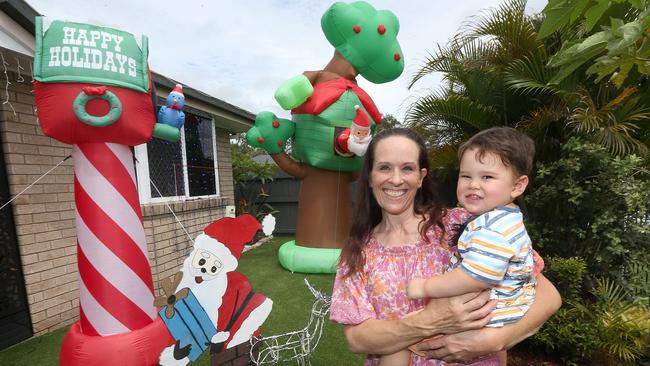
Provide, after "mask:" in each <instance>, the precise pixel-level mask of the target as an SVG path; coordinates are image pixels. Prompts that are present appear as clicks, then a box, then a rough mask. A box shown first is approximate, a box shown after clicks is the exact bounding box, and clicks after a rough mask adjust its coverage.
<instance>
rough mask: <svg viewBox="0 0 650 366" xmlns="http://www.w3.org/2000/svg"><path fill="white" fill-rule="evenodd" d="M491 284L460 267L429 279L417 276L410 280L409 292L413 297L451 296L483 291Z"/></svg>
mask: <svg viewBox="0 0 650 366" xmlns="http://www.w3.org/2000/svg"><path fill="white" fill-rule="evenodd" d="M489 287H490V284H489V283H487V282H483V281H479V280H477V279H476V278H474V277H472V276H470V275H468V274H467V273H465V272H464V271H463V270H461V269H460V268H456V269H454V270H453V271H451V272H447V273H445V274H443V275H441V276H434V277H431V278H428V279H422V278H416V279H413V280H411V281H410V282H409V285H408V288H407V293H408V296H409V298H411V299H422V298H425V297H450V296H457V295H462V294H466V293H468V292H475V291H481V290H484V289H486V288H489Z"/></svg>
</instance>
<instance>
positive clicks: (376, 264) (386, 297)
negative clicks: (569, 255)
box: [330, 208, 543, 366]
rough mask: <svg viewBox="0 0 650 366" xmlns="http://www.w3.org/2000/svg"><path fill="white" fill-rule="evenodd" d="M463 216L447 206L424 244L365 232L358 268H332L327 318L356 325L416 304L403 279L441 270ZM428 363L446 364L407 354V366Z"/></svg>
mask: <svg viewBox="0 0 650 366" xmlns="http://www.w3.org/2000/svg"><path fill="white" fill-rule="evenodd" d="M468 217H469V214H468V213H467V211H465V210H464V209H461V208H454V209H450V210H448V211H447V215H446V216H445V217H444V218H443V224H444V226H445V233H446V234H445V235H444V237H443V235H442V232H441V230H440V228H438V227H437V226H435V225H434V226H433V227H432V228H430V229H429V230H428V231H427V233H426V235H427V237H428V238H429V241H430V243H427V242H425V241H424V240H423V239H419V240H418V241H417V242H415V243H410V244H406V245H403V246H399V247H386V246H384V245H382V244H381V243H379V242H377V240H376V239H375V238H374V237H371V238H370V240H369V241H368V243H367V244H366V247H365V248H364V249H363V251H364V253H363V254H364V256H365V258H366V260H365V264H364V266H363V269H362V270H361V271H359V272H358V273H356V274H354V275H352V276H350V277H347V278H345V279H343V274H344V273H345V268H344V267H339V268H338V271H337V272H336V279H335V282H334V290H333V293H332V305H331V307H330V319H331V320H332V321H335V322H337V323H340V324H348V325H356V324H360V323H362V322H363V321H365V320H367V319H380V320H395V319H399V318H401V317H403V316H404V315H406V314H408V313H411V312H413V311H416V310H420V309H422V308H423V307H424V305H425V304H426V300H409V299H408V297H407V296H406V286H407V284H408V281H409V280H411V279H413V278H417V277H419V278H428V277H432V276H435V275H440V274H442V273H444V272H445V271H447V269H448V268H449V266H450V264H451V255H452V253H453V250H454V249H453V248H451V249H450V244H451V243H450V242H449V241H450V238H452V237H453V235H454V229H455V225H457V224H462V223H463V222H464V221H465V220H466V219H467V218H468ZM443 243H444V244H443ZM536 259H538V258H536ZM542 265H543V264H542ZM536 269H539V268H536ZM539 270H541V269H539ZM535 273H539V271H535ZM498 364H499V363H498V359H497V358H496V357H491V358H489V359H483V360H482V361H481V362H479V363H474V364H473V365H498ZM365 365H366V366H376V365H379V356H377V355H368V358H367V359H366V362H365ZM432 365H447V364H446V363H445V362H443V361H436V360H427V359H425V358H422V357H419V356H418V355H416V354H414V353H411V366H432Z"/></svg>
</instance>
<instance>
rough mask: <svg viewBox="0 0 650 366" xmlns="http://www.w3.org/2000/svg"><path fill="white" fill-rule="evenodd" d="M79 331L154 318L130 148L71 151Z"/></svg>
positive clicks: (114, 330)
mask: <svg viewBox="0 0 650 366" xmlns="http://www.w3.org/2000/svg"><path fill="white" fill-rule="evenodd" d="M72 157H73V160H74V170H75V203H76V209H77V210H76V227H77V259H78V265H79V275H80V277H81V279H80V281H79V282H80V283H79V288H80V296H79V298H80V307H81V311H80V313H81V328H82V331H83V333H84V334H88V335H102V336H106V335H112V334H120V333H125V332H129V331H132V330H136V329H140V328H142V327H144V326H146V325H148V324H149V323H151V322H152V321H153V320H154V319H155V318H156V316H157V313H156V309H155V307H154V305H153V300H154V295H153V282H152V280H151V269H150V267H149V261H148V260H147V242H146V238H145V234H144V227H143V224H142V213H141V211H140V201H139V198H138V192H137V186H136V181H135V171H134V167H133V155H132V153H131V149H130V148H129V147H128V146H125V145H118V144H112V143H86V144H79V145H74V146H73V151H72Z"/></svg>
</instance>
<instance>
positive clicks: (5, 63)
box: [0, 52, 16, 117]
mask: <svg viewBox="0 0 650 366" xmlns="http://www.w3.org/2000/svg"><path fill="white" fill-rule="evenodd" d="M0 58H1V59H2V67H3V68H4V74H5V80H6V81H7V84H6V85H5V94H6V98H7V99H5V100H4V101H3V102H2V104H3V105H5V104H9V107H10V108H11V110H12V111H13V112H14V117H16V110H15V109H14V106H13V105H11V103H10V102H9V85H11V82H10V81H9V74H8V72H7V66H8V65H9V64H8V63H7V61H5V56H4V55H3V54H2V52H0Z"/></svg>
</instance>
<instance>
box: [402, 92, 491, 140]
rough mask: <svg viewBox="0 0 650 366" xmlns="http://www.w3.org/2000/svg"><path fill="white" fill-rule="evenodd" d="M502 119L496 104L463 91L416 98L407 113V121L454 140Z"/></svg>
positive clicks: (414, 125)
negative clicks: (488, 103) (475, 97)
mask: <svg viewBox="0 0 650 366" xmlns="http://www.w3.org/2000/svg"><path fill="white" fill-rule="evenodd" d="M498 121H499V118H498V115H497V114H496V112H495V110H494V108H492V107H491V106H486V105H483V104H480V103H478V102H476V101H475V100H472V99H470V98H467V97H465V96H461V95H448V96H442V95H436V94H433V95H428V96H425V97H423V98H420V99H419V100H418V101H416V102H415V103H414V104H413V105H412V106H411V107H410V109H409V110H408V111H407V114H406V122H407V123H409V124H410V125H411V126H413V127H419V128H421V129H426V130H429V131H432V132H435V133H439V134H448V135H449V138H448V140H451V141H453V140H456V139H458V138H463V137H465V138H466V137H468V136H471V135H472V134H474V133H476V132H478V131H480V130H482V129H484V128H488V127H492V126H495V125H498ZM435 140H436V141H438V140H440V138H436V139H435Z"/></svg>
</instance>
